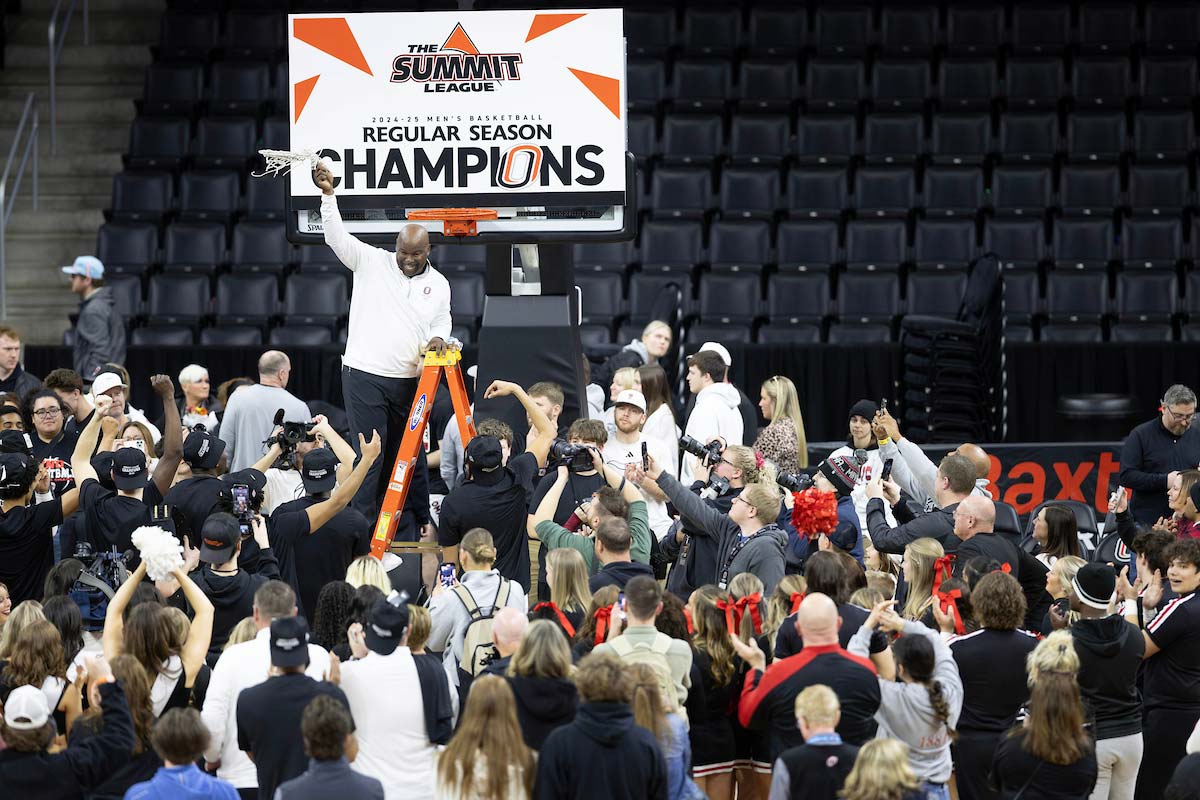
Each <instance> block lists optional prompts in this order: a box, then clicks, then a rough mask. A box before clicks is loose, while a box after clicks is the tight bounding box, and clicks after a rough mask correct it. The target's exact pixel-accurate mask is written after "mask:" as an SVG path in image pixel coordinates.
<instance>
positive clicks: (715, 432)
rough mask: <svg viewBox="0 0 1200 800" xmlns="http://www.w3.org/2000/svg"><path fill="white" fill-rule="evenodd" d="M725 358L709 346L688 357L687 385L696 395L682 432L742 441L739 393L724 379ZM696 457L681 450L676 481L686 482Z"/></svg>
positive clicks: (704, 438) (695, 436)
mask: <svg viewBox="0 0 1200 800" xmlns="http://www.w3.org/2000/svg"><path fill="white" fill-rule="evenodd" d="M725 370H726V366H725V362H724V361H723V360H722V359H721V356H720V355H719V354H717V353H715V352H713V351H711V350H701V351H700V352H698V353H696V355H694V356H692V357H691V358H689V359H688V371H687V380H688V389H690V390H691V392H692V394H694V395H696V404H695V405H694V406H693V407H692V415H691V416H690V417H688V421H687V428H686V429H685V430H684V434H685V435H687V436H691V437H692V438H693V439H696V440H697V441H700V442H708V441H711V440H712V439H714V438H717V437H720V438H721V439H723V440H724V441H725V443H726V444H741V443H742V428H743V423H742V413H741V411H739V410H738V404H739V402H740V401H741V395H739V394H738V390H737V387H736V386H734V385H733V384H730V383H725V382H724V381H725ZM695 466H696V457H695V456H694V455H692V454H691V453H684V456H683V462H682V464H680V467H679V482H680V483H682V484H683V485H684V486H690V485H691V483H692V481H693V480H694V478H693V477H692V470H693V468H694V467H695Z"/></svg>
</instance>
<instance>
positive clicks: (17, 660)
mask: <svg viewBox="0 0 1200 800" xmlns="http://www.w3.org/2000/svg"><path fill="white" fill-rule="evenodd" d="M19 686H34V687H36V688H38V689H41V691H42V694H43V695H44V696H45V697H46V705H47V706H49V707H50V709H52V710H53V712H54V720H55V723H56V724H57V725H58V729H59V730H60V731H63V732H69V731H70V729H71V726H72V725H73V724H75V718H76V717H78V716H79V714H80V713H82V711H83V706H82V699H81V697H80V694H79V689H78V687H77V686H75V685H74V684H72V683H71V682H70V681H68V680H67V660H66V657H65V656H64V654H63V648H62V637H61V636H59V633H58V628H55V627H54V625H53V623H51V622H50V621H49V620H47V619H39V620H34V621H32V622H30V623H29V624H28V625H26V626H25V627H24V628H22V629H21V632H20V633H19V634H18V635H17V637H16V639H15V641H14V642H13V647H12V655H11V656H10V657H9V659H8V660H7V661H4V662H3V663H2V664H0V703H6V702H8V696H9V694H10V693H11V692H12V690H13V689H16V688H17V687H19Z"/></svg>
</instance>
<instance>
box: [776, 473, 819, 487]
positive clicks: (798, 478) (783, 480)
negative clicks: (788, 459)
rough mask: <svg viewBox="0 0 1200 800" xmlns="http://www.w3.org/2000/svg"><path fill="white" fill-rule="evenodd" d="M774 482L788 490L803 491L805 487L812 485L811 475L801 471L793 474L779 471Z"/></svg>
mask: <svg viewBox="0 0 1200 800" xmlns="http://www.w3.org/2000/svg"><path fill="white" fill-rule="evenodd" d="M775 482H776V483H778V484H779V485H780V486H782V487H783V488H784V489H787V490H788V491H789V492H803V491H804V490H805V489H808V488H811V487H812V485H813V479H812V476H811V475H805V474H804V473H802V472H801V473H797V474H795V475H792V474H790V473H787V472H781V473H779V476H778V477H776V478H775Z"/></svg>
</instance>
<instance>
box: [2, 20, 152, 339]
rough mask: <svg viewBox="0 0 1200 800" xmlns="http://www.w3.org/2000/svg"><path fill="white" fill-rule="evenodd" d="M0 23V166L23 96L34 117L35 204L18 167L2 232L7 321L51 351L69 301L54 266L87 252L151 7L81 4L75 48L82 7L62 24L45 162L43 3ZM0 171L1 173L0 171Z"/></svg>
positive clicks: (127, 116) (114, 162)
mask: <svg viewBox="0 0 1200 800" xmlns="http://www.w3.org/2000/svg"><path fill="white" fill-rule="evenodd" d="M21 5H22V8H21V13H20V14H17V15H14V16H11V17H9V19H8V33H9V36H8V47H7V54H6V59H5V60H6V62H7V65H6V68H5V69H4V70H0V160H2V159H4V158H6V157H7V154H8V149H9V147H10V145H11V143H12V138H13V135H14V133H15V130H16V124H17V121H18V120H19V118H20V113H21V108H22V105H23V104H24V102H25V98H26V96H27V95H28V94H29V92H31V91H32V92H36V94H37V98H38V108H39V114H40V119H41V146H40V148H39V150H40V152H39V167H40V177H41V182H40V190H41V191H40V205H39V207H38V210H37V211H34V210H33V209H32V203H31V200H32V173H31V172H30V171H29V169H28V168H27V170H26V174H25V178H24V180H23V181H22V184H21V191H20V196H19V197H18V199H17V204H16V207H15V209H14V211H13V214H12V217H11V218H10V219H9V223H8V229H7V231H6V245H7V273H8V275H7V282H8V284H7V285H8V319H7V322H8V324H10V325H13V326H14V327H16V328H17V329H18V330H19V331H21V333H22V336H23V339H24V341H25V342H26V343H29V344H57V343H59V342H61V341H62V335H63V332H64V331H65V330H67V328H68V327H69V326H70V321H69V320H68V316H67V315H68V314H70V313H72V312H73V311H74V310H75V307H76V305H77V303H78V298H77V297H75V295H72V294H71V293H70V291H69V290H68V288H67V282H66V279H65V277H64V276H63V275H62V273H61V272H60V271H59V269H58V267H60V266H62V265H64V264H70V263H71V261H72V260H74V258H75V257H76V256H78V255H84V254H89V253H93V252H94V250H95V248H96V231H97V229H98V228H99V227H100V225H101V223H103V222H104V217H103V214H102V210H103V209H104V208H105V207H107V206H108V204H109V202H110V199H111V196H112V179H113V176H114V175H115V174H116V173H118V172H120V171H121V153H122V152H124V150H125V148H126V147H127V145H128V142H129V123H130V122H131V121H132V119H133V117H134V114H135V109H134V105H133V101H134V100H135V99H136V98H138V97H140V96H141V92H142V82H143V79H144V77H145V68H146V65H147V64H148V63H149V62H150V49H149V47H150V45H151V44H153V43H155V42H156V41H157V39H158V26H159V17H160V16H161V14H162V10H163V3H162V2H161V0H91V3H90V5H91V19H90V24H91V31H90V33H91V39H90V41H91V44H89V45H86V46H85V45H84V44H83V18H82V10H83V4H82V3H78V4H77V6H76V10H75V15H74V18H73V19H72V20H71V25H70V29H69V31H68V34H67V41H66V45H65V46H64V47H63V51H62V57H61V58H60V60H59V68H58V94H57V97H58V154H57V155H56V156H54V157H51V155H50V126H49V118H50V103H49V89H48V85H49V66H48V63H49V62H48V60H47V54H48V44H47V36H46V26H47V25H48V24H49V20H50V11H51V9H52V8H53V7H54V2H53V0H23V2H22V4H21ZM0 169H2V167H0Z"/></svg>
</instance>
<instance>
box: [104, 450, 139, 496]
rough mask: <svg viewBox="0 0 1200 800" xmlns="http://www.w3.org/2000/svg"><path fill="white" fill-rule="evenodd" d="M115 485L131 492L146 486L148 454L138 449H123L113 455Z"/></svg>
mask: <svg viewBox="0 0 1200 800" xmlns="http://www.w3.org/2000/svg"><path fill="white" fill-rule="evenodd" d="M112 460H113V466H112V476H113V484H114V485H115V486H116V487H117V488H118V489H124V490H125V491H130V490H132V489H141V488H143V487H144V486H145V485H146V454H145V453H143V452H142V451H141V450H138V449H137V448H136V447H122V448H121V449H120V450H117V451H115V452H114V453H113V457H112Z"/></svg>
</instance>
